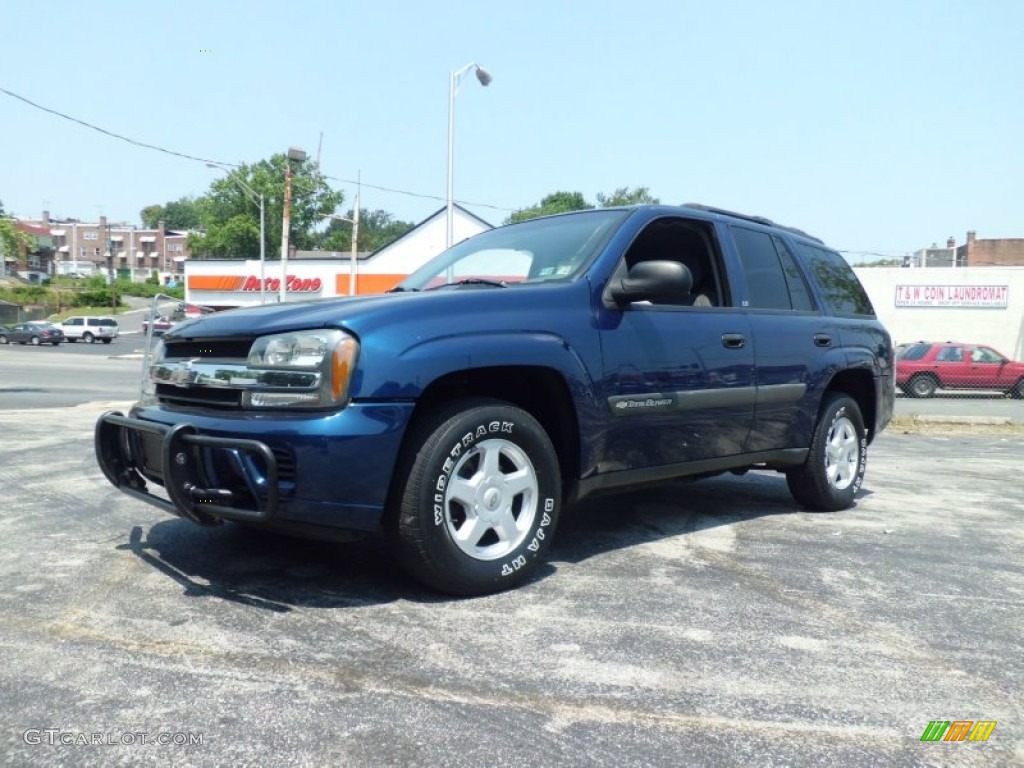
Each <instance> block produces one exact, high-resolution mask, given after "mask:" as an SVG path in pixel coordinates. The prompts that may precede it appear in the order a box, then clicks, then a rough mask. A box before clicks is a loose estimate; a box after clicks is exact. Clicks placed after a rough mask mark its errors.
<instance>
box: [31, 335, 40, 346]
mask: <svg viewBox="0 0 1024 768" xmlns="http://www.w3.org/2000/svg"><path fill="white" fill-rule="evenodd" d="M29 342H30V343H31V344H32V346H33V347H38V346H39V342H40V339H39V337H38V336H33V337H32V338H31V339H29Z"/></svg>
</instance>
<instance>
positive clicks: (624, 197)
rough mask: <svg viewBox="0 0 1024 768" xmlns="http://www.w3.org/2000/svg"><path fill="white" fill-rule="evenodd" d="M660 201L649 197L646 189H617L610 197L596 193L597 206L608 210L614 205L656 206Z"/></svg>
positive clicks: (649, 192) (648, 190) (649, 193)
mask: <svg viewBox="0 0 1024 768" xmlns="http://www.w3.org/2000/svg"><path fill="white" fill-rule="evenodd" d="M660 202H661V200H659V199H658V198H656V197H654V196H653V195H651V191H650V189H649V188H648V187H637V188H636V189H630V188H629V187H619V188H618V189H616V190H615V191H614V192H612V193H611V194H610V195H604V194H601V193H600V192H598V193H597V204H598V205H599V206H601V207H602V208H610V207H612V206H615V205H642V204H645V203H650V204H654V205H657V204H658V203H660Z"/></svg>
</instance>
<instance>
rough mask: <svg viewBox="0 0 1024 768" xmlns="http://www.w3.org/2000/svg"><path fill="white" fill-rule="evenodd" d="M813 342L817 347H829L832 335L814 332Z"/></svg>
mask: <svg viewBox="0 0 1024 768" xmlns="http://www.w3.org/2000/svg"><path fill="white" fill-rule="evenodd" d="M814 343H815V344H816V345H817V346H819V347H831V346H832V337H831V336H829V335H828V334H827V333H816V334H814Z"/></svg>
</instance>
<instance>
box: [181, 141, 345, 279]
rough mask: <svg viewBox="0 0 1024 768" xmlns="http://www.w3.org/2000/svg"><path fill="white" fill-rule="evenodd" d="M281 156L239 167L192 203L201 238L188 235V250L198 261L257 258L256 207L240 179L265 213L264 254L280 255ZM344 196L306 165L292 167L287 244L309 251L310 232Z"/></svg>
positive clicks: (313, 236)
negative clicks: (260, 201)
mask: <svg viewBox="0 0 1024 768" xmlns="http://www.w3.org/2000/svg"><path fill="white" fill-rule="evenodd" d="M287 163H288V160H287V159H286V158H285V156H284V155H283V154H278V155H273V156H272V157H270V158H269V159H267V160H260V161H259V162H258V163H255V164H253V165H242V166H241V167H239V168H236V169H235V170H233V171H232V172H231V173H230V174H229V175H226V176H224V177H222V178H219V179H216V180H215V181H214V182H213V183H211V184H210V189H209V190H208V192H207V194H206V195H204V196H203V197H201V198H199V200H197V203H198V204H199V211H200V219H201V228H202V230H203V231H202V232H201V233H192V234H190V235H189V238H188V247H189V249H190V250H191V251H192V253H193V254H194V255H196V256H199V257H203V256H206V257H212V258H237V259H242V258H256V257H258V256H259V246H260V242H259V240H260V238H259V232H260V219H259V205H258V203H257V202H254V201H253V200H252V199H251V198H250V196H249V195H248V194H246V192H245V191H244V189H243V188H242V187H241V186H240V185H239V184H238V182H236V181H235V179H239V180H241V181H242V182H244V183H245V184H246V185H247V186H248V187H249V188H251V189H252V190H253V191H255V192H256V193H257V194H259V193H262V194H263V196H264V201H265V208H266V238H267V242H266V252H267V255H268V256H271V257H273V256H276V255H277V254H279V253H280V252H281V217H282V213H283V210H284V180H285V166H286V164H287ZM343 200H344V193H343V192H341V191H340V190H332V189H331V188H330V187H329V186H328V184H327V182H326V181H325V180H324V178H323V177H322V176H320V175H319V173H318V172H317V169H316V163H315V162H313V161H312V160H305V161H304V162H302V163H293V165H292V208H291V236H290V242H291V244H292V245H294V246H295V247H296V248H298V249H311V248H313V246H314V245H316V244H317V242H318V240H319V239H320V237H321V236H320V235H319V234H318V233H317V232H316V231H315V230H316V228H317V226H318V225H319V224H320V223H321V222H322V221H323V218H324V216H326V215H327V214H329V213H332V212H334V211H335V210H337V208H338V206H340V205H341V203H342V202H343Z"/></svg>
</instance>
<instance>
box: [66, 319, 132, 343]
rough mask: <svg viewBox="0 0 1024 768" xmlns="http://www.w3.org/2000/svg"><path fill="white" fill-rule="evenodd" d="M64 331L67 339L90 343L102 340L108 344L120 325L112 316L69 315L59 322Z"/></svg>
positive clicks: (114, 336)
mask: <svg viewBox="0 0 1024 768" xmlns="http://www.w3.org/2000/svg"><path fill="white" fill-rule="evenodd" d="M60 328H61V330H62V331H64V338H66V339H67V340H68V341H79V340H81V341H84V342H85V343H86V344H92V343H93V342H96V341H102V342H103V343H104V344H109V343H110V342H112V341H113V340H114V339H116V338H117V336H118V333H119V332H120V327H119V326H118V324H117V320H115V319H114V318H112V317H89V316H87V315H75V316H73V317H69V318H68V319H67V320H65V321H64V322H63V323H61V324H60Z"/></svg>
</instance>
